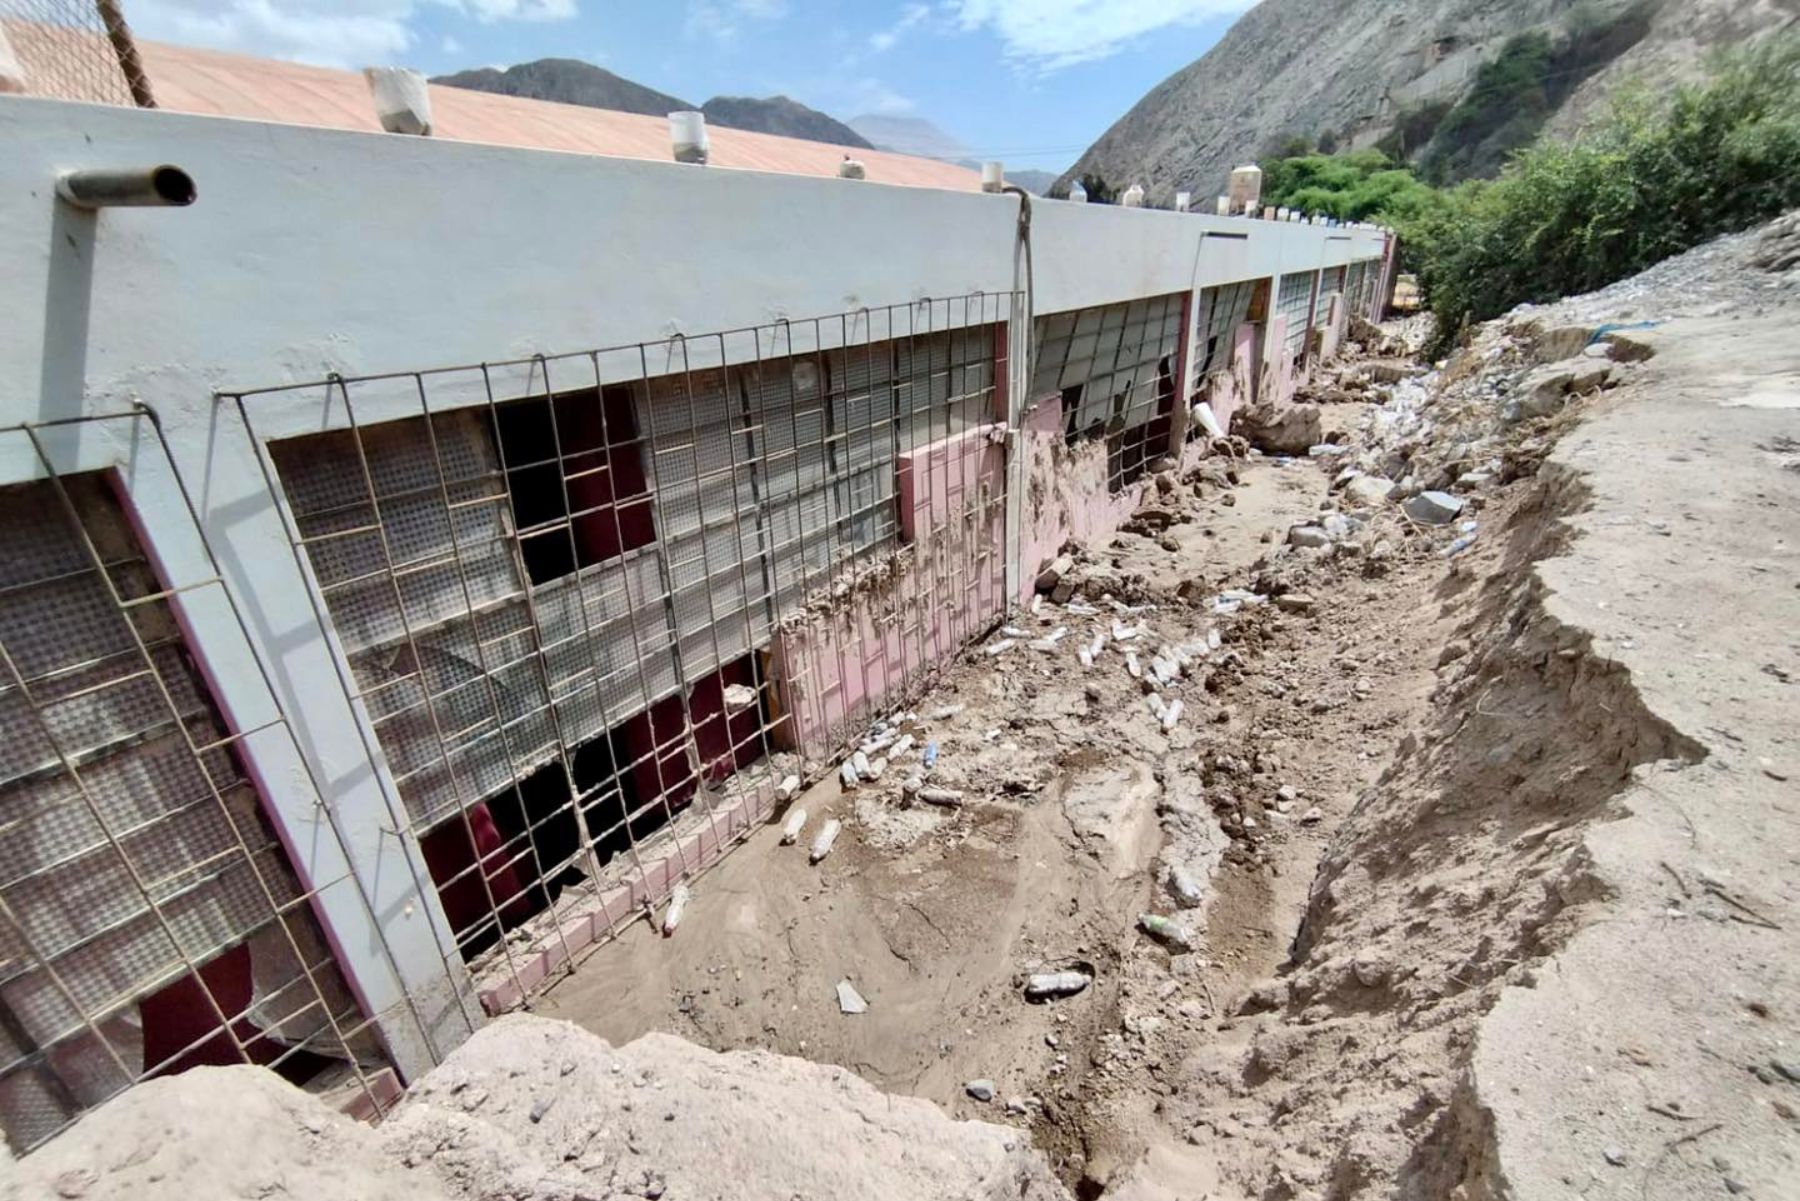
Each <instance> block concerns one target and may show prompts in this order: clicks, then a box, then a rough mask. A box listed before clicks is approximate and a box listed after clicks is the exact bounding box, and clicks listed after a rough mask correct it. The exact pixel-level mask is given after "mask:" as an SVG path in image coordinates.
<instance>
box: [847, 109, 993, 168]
mask: <svg viewBox="0 0 1800 1201" xmlns="http://www.w3.org/2000/svg"><path fill="white" fill-rule="evenodd" d="M848 124H849V126H850V128H851V129H853V130H855V131H856V132H857V133H858V134H860V135H861V136H862V137H865V138H867V139H868V140H869V142H870V143H871V144H872V145H874V146H875V147H877V148H878V149H881V150H892V151H893V152H894V153H895V154H911V155H916V156H918V157H919V158H937V159H943V160H944V161H945V162H950V163H957V162H968V161H971V159H972V157H973V155H974V151H972V150H970V149H969V148H968V147H967V146H965V145H964V144H963V143H962V141H961V140H960V139H958V138H957V137H955V136H954V135H952V134H947V133H945V132H944V131H943V130H941V129H939V128H938V127H937V126H935V125H933V124H932V123H931V122H929V121H927V120H925V119H924V118H923V117H891V116H884V115H882V114H880V113H864V114H863V115H862V116H860V117H852V118H850V120H849V122H848Z"/></svg>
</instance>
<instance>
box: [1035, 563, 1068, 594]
mask: <svg viewBox="0 0 1800 1201" xmlns="http://www.w3.org/2000/svg"><path fill="white" fill-rule="evenodd" d="M1074 570H1075V560H1074V559H1073V558H1071V557H1070V556H1068V555H1058V556H1056V558H1054V559H1052V560H1050V562H1049V563H1048V564H1047V565H1046V566H1045V567H1044V569H1043V570H1042V571H1040V572H1038V575H1037V583H1036V587H1037V590H1038V591H1039V592H1053V591H1055V589H1056V586H1057V585H1058V584H1060V583H1062V581H1063V580H1064V579H1065V578H1066V577H1067V576H1068V574H1069V573H1070V572H1071V571H1074Z"/></svg>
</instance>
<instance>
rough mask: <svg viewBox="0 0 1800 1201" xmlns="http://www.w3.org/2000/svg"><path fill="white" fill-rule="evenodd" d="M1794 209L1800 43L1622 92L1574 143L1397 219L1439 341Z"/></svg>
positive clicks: (1798, 178) (1779, 41) (1766, 47)
mask: <svg viewBox="0 0 1800 1201" xmlns="http://www.w3.org/2000/svg"><path fill="white" fill-rule="evenodd" d="M1796 204H1800V37H1796V36H1794V35H1784V36H1781V37H1778V38H1772V39H1769V40H1767V41H1764V42H1763V43H1761V44H1759V45H1757V46H1755V47H1751V48H1749V49H1745V50H1739V51H1737V52H1735V53H1733V54H1731V55H1728V56H1726V57H1725V58H1723V59H1721V60H1719V61H1718V62H1717V64H1716V65H1715V70H1714V73H1713V74H1712V76H1711V78H1710V79H1709V80H1708V81H1707V82H1705V83H1703V84H1699V85H1694V86H1686V87H1679V88H1676V89H1674V91H1673V93H1672V94H1671V95H1669V96H1668V97H1667V98H1666V99H1664V98H1658V97H1654V96H1651V95H1650V94H1648V93H1646V92H1641V91H1638V92H1630V93H1627V94H1625V95H1623V96H1622V97H1621V98H1620V99H1619V100H1618V101H1617V102H1616V103H1615V104H1614V105H1613V106H1612V108H1611V110H1610V111H1609V113H1608V114H1607V115H1606V116H1605V117H1604V118H1603V119H1602V120H1601V121H1599V122H1598V123H1597V124H1596V125H1594V126H1592V127H1591V128H1590V129H1589V130H1588V131H1587V132H1586V133H1585V134H1583V135H1582V136H1581V137H1580V138H1578V139H1577V140H1576V141H1574V142H1567V143H1565V142H1557V141H1548V140H1546V141H1540V142H1538V143H1537V144H1535V145H1533V146H1532V147H1531V148H1530V149H1528V150H1526V151H1523V152H1521V153H1519V154H1517V155H1515V156H1514V157H1513V159H1512V160H1511V162H1510V163H1508V165H1507V166H1506V168H1505V169H1504V170H1503V171H1502V172H1501V174H1500V177H1499V178H1498V179H1496V180H1493V181H1491V182H1480V181H1476V182H1470V183H1465V184H1463V185H1461V186H1460V187H1458V188H1456V189H1454V190H1452V191H1450V192H1446V193H1440V194H1439V195H1438V197H1437V199H1436V200H1435V202H1434V203H1429V204H1425V205H1422V206H1420V207H1419V208H1418V209H1416V210H1415V211H1414V212H1413V214H1412V215H1411V216H1410V217H1407V218H1402V219H1401V220H1400V226H1401V233H1402V237H1403V239H1404V240H1405V241H1407V242H1409V243H1410V245H1411V250H1412V256H1413V261H1414V262H1415V264H1416V265H1417V268H1418V271H1419V280H1420V283H1421V285H1422V286H1423V288H1424V290H1425V295H1426V298H1427V302H1428V303H1429V304H1430V305H1431V308H1432V310H1433V311H1434V312H1435V313H1436V314H1437V317H1438V328H1439V331H1440V336H1441V337H1444V338H1449V337H1453V336H1454V335H1455V333H1456V331H1457V330H1458V329H1459V328H1460V327H1461V326H1463V325H1464V324H1465V323H1467V322H1469V321H1484V320H1487V319H1489V318H1492V317H1496V316H1499V315H1500V314H1501V313H1504V312H1505V311H1507V310H1508V309H1510V308H1512V307H1513V306H1515V305H1518V304H1521V303H1524V302H1527V301H1531V302H1542V301H1549V300H1554V299H1556V298H1558V297H1561V296H1566V295H1571V294H1574V293H1579V292H1586V291H1591V290H1592V289H1594V288H1598V287H1601V286H1603V285H1605V284H1608V283H1611V282H1612V281H1614V280H1617V279H1622V278H1624V277H1625V276H1628V275H1632V274H1635V273H1636V272H1638V271H1641V270H1643V269H1644V268H1646V267H1648V266H1650V265H1651V264H1652V263H1656V262H1658V261H1660V260H1662V259H1664V258H1667V257H1668V256H1670V255H1672V254H1677V253H1679V252H1681V251H1683V250H1686V249H1688V248H1689V247H1691V246H1694V245H1697V244H1698V243H1700V242H1703V241H1705V240H1707V239H1708V238H1711V237H1713V236H1715V235H1717V234H1720V233H1725V232H1727V231H1731V230H1736V229H1742V228H1744V227H1745V226H1748V225H1751V224H1753V223H1755V222H1756V221H1759V220H1762V219H1765V218H1768V217H1772V216H1775V215H1777V214H1779V213H1781V212H1783V211H1785V210H1786V209H1788V208H1791V207H1793V206H1794V205H1796Z"/></svg>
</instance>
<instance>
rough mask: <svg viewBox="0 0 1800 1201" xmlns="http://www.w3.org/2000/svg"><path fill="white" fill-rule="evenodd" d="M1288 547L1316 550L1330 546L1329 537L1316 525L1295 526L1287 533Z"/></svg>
mask: <svg viewBox="0 0 1800 1201" xmlns="http://www.w3.org/2000/svg"><path fill="white" fill-rule="evenodd" d="M1287 540H1288V545H1289V546H1300V547H1309V548H1311V549H1314V550H1317V549H1319V548H1320V547H1326V546H1330V545H1331V535H1330V534H1327V533H1326V532H1325V531H1324V530H1322V529H1320V528H1319V527H1318V526H1316V525H1297V526H1295V527H1294V528H1293V529H1291V530H1289V531H1288V535H1287Z"/></svg>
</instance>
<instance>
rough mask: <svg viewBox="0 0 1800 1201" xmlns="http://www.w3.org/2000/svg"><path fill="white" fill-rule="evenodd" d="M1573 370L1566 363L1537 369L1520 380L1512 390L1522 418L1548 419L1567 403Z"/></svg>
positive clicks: (1573, 376)
mask: <svg viewBox="0 0 1800 1201" xmlns="http://www.w3.org/2000/svg"><path fill="white" fill-rule="evenodd" d="M1574 381H1575V370H1574V368H1573V367H1571V366H1570V365H1569V364H1567V363H1552V364H1550V365H1549V366H1548V367H1539V368H1538V369H1537V370H1535V371H1533V372H1531V373H1530V374H1529V375H1527V376H1525V377H1524V378H1523V379H1521V380H1520V381H1519V383H1518V385H1517V387H1516V388H1515V389H1514V403H1515V404H1516V405H1517V406H1518V411H1519V415H1520V417H1521V418H1524V417H1550V416H1553V415H1554V414H1556V413H1560V412H1561V411H1562V407H1563V405H1565V404H1567V403H1568V399H1569V387H1570V385H1571V384H1573V383H1574Z"/></svg>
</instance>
